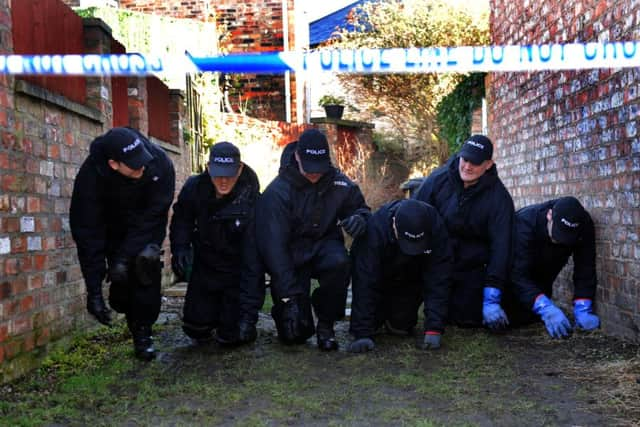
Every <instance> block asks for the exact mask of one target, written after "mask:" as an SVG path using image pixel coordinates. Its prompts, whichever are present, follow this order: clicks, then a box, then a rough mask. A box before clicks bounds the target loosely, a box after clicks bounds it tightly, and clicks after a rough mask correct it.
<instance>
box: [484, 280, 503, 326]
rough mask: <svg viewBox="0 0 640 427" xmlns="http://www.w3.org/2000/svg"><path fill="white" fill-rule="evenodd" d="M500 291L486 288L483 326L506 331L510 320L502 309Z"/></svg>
mask: <svg viewBox="0 0 640 427" xmlns="http://www.w3.org/2000/svg"><path fill="white" fill-rule="evenodd" d="M500 295H501V292H500V289H498V288H492V287H485V288H484V300H483V302H482V324H483V325H486V326H487V327H488V328H489V329H492V330H499V329H504V328H506V327H507V325H508V324H509V319H507V315H506V314H505V312H504V310H503V309H502V307H500Z"/></svg>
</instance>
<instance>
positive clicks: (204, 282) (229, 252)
mask: <svg viewBox="0 0 640 427" xmlns="http://www.w3.org/2000/svg"><path fill="white" fill-rule="evenodd" d="M208 169H209V170H208V171H207V172H203V173H201V174H200V175H197V176H192V177H191V178H189V179H188V180H187V182H186V183H185V184H184V186H183V187H182V190H181V191H180V194H179V196H178V200H177V202H176V203H175V205H174V206H173V217H172V219H171V227H170V235H169V237H170V240H171V253H172V261H171V265H172V268H173V271H174V273H175V274H176V276H178V277H179V278H183V279H188V282H189V284H188V287H187V295H186V297H185V303H184V317H183V326H182V328H183V330H184V332H185V333H186V334H187V335H188V336H189V337H191V338H192V339H193V340H195V341H196V342H197V343H200V344H203V343H206V342H209V341H211V340H213V339H214V335H213V331H214V329H215V330H216V331H215V340H216V341H217V342H218V343H219V344H222V345H231V344H237V343H240V342H247V341H252V340H254V339H255V338H256V328H255V324H256V322H257V311H258V309H259V308H260V307H261V306H262V302H263V301H264V274H263V273H262V271H261V268H260V264H259V262H258V257H257V251H256V247H255V223H254V207H255V202H256V200H257V198H258V194H259V191H260V184H259V183H258V177H257V175H256V173H255V172H254V171H253V170H252V169H251V168H250V167H249V166H248V165H247V164H245V163H243V162H242V161H241V159H240V151H239V150H238V148H237V147H236V146H235V145H233V144H231V143H229V142H219V143H217V144H215V145H213V147H211V152H210V157H209V168H208ZM188 271H191V273H190V275H189V274H188ZM188 275H189V276H190V277H186V276H188ZM241 289H243V290H244V293H245V295H246V297H245V298H244V304H245V305H246V304H249V305H250V306H252V307H254V309H252V310H251V309H249V310H245V311H247V312H250V313H249V314H246V313H245V314H246V315H241V311H240V293H241ZM247 298H253V299H252V300H250V301H249V300H247ZM252 304H253V305H252Z"/></svg>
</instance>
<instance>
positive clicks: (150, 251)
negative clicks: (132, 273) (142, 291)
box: [136, 243, 162, 286]
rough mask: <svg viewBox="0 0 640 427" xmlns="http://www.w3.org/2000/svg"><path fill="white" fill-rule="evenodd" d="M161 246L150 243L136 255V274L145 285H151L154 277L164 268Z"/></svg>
mask: <svg viewBox="0 0 640 427" xmlns="http://www.w3.org/2000/svg"><path fill="white" fill-rule="evenodd" d="M161 253H162V251H161V250H160V246H158V245H156V244H155V243H149V244H148V245H147V246H145V247H144V249H143V250H142V251H140V253H139V254H138V256H137V257H136V275H137V276H138V280H140V283H141V284H142V285H143V286H151V284H153V278H154V277H156V275H157V274H158V272H159V271H160V270H161V269H162V261H160V255H161Z"/></svg>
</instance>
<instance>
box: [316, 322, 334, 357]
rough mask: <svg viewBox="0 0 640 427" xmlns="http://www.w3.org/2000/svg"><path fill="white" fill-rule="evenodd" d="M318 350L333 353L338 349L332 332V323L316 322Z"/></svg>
mask: <svg viewBox="0 0 640 427" xmlns="http://www.w3.org/2000/svg"><path fill="white" fill-rule="evenodd" d="M316 338H317V340H318V348H319V349H320V350H322V351H335V350H337V349H338V341H336V334H335V333H334V332H333V322H327V321H323V320H318V326H317V327H316Z"/></svg>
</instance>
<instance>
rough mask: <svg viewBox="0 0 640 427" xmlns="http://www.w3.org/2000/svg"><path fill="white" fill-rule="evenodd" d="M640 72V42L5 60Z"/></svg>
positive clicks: (13, 65) (117, 66)
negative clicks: (626, 68) (628, 68)
mask: <svg viewBox="0 0 640 427" xmlns="http://www.w3.org/2000/svg"><path fill="white" fill-rule="evenodd" d="M638 66H640V42H636V41H629V42H604V43H568V44H540V45H525V46H518V45H507V46H460V47H423V48H391V49H322V50H317V51H311V52H264V53H245V54H229V55H223V56H207V57H197V56H195V57H194V56H191V55H189V54H186V55H185V56H184V57H179V58H175V57H174V58H160V57H152V56H146V55H142V54H136V53H134V54H122V55H7V56H0V74H44V75H87V76H91V75H145V74H155V73H161V72H173V73H176V72H183V73H193V72H198V71H199V72H207V71H213V72H225V73H265V74H267V73H282V72H285V71H293V72H330V73H445V72H446V73H450V72H473V71H487V72H500V71H505V72H507V71H508V72H512V71H543V70H569V69H593V68H624V67H638Z"/></svg>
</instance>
